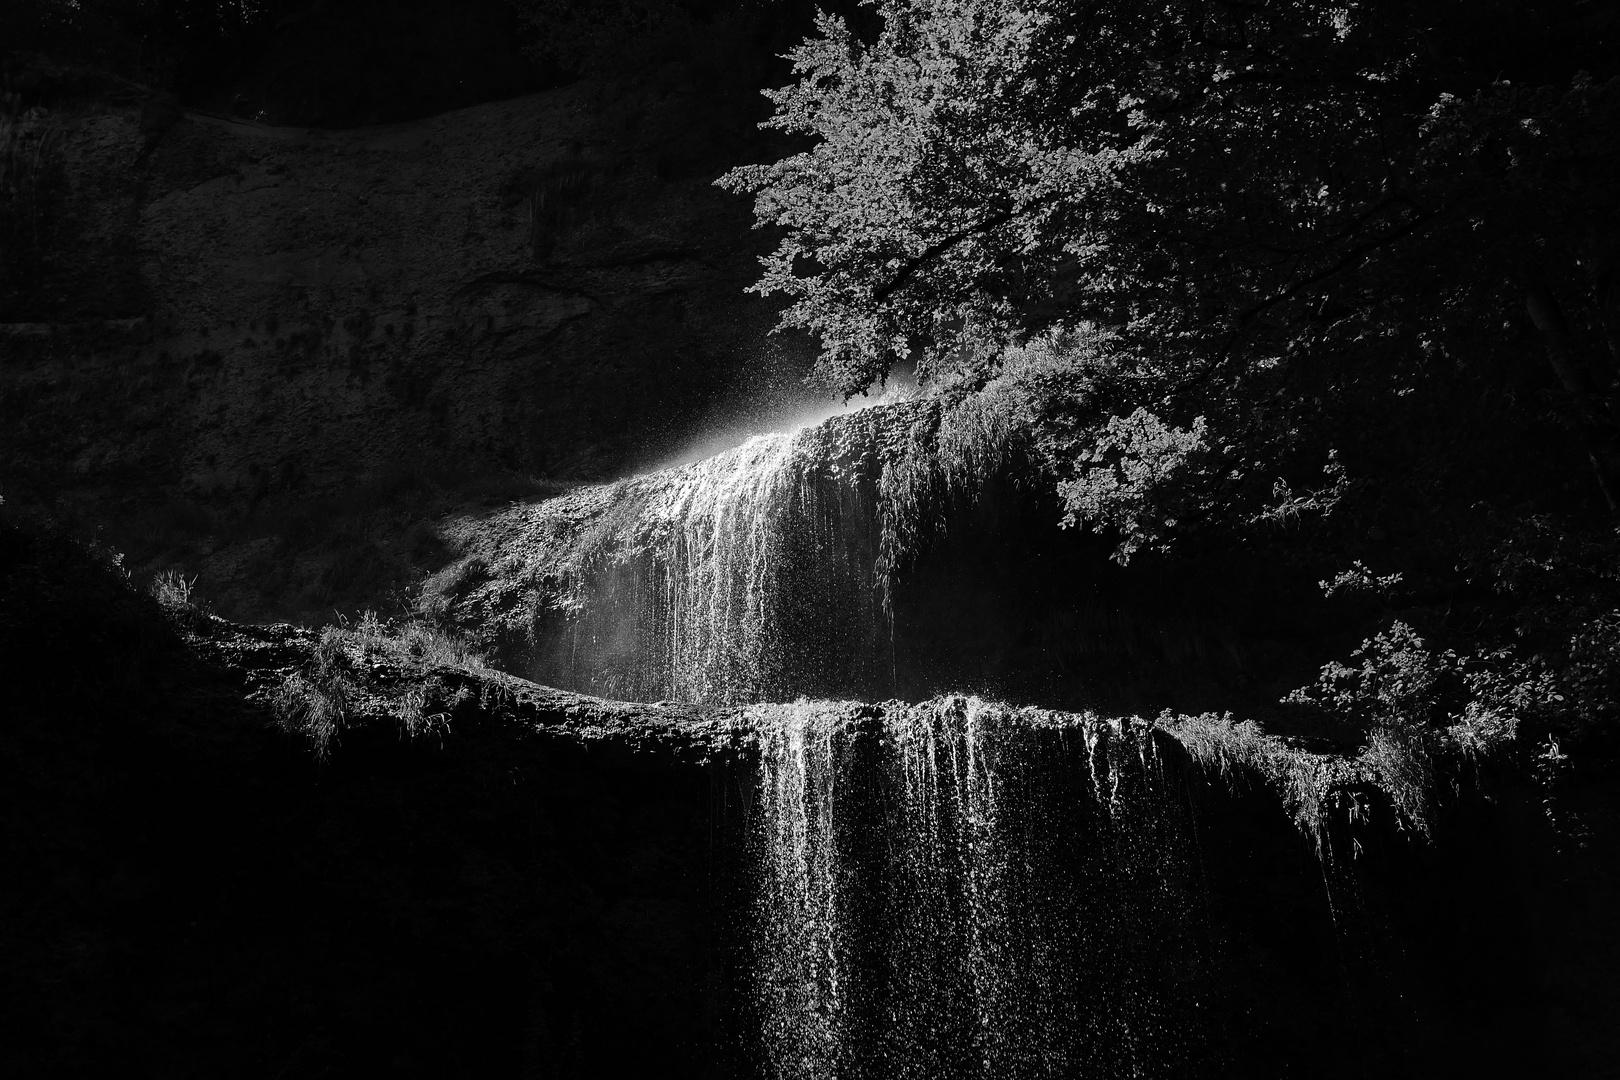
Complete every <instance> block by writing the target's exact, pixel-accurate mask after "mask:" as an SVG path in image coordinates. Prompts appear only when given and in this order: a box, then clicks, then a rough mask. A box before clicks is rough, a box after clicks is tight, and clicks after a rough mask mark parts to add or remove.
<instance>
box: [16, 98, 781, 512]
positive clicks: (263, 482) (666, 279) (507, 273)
mask: <svg viewBox="0 0 1620 1080" xmlns="http://www.w3.org/2000/svg"><path fill="white" fill-rule="evenodd" d="M626 93H630V92H628V91H627V92H626ZM649 95H650V96H652V97H654V99H655V100H652V101H648V100H645V98H646V97H647V96H649ZM632 98H633V99H632V100H628V101H624V100H614V99H613V98H612V95H611V93H610V92H609V91H605V90H603V89H601V88H600V87H595V86H592V85H584V84H582V85H576V86H573V87H569V88H565V89H562V90H558V91H554V92H549V93H545V94H539V95H533V96H529V97H523V98H519V99H515V100H511V101H505V102H497V103H492V104H487V105H481V106H477V107H474V108H470V109H464V110H461V111H458V112H454V113H450V114H448V115H445V116H441V117H437V118H434V119H431V120H427V121H422V122H416V123H408V124H398V125H390V126H384V127H376V128H366V129H360V130H352V131H320V130H314V129H302V128H277V127H268V126H263V125H257V124H251V123H245V122H239V121H228V120H222V119H216V118H213V117H209V116H203V115H197V114H190V115H176V116H171V117H168V118H167V120H165V119H164V118H162V117H158V118H156V119H154V117H153V116H152V115H151V114H152V113H153V112H154V110H153V109H152V108H151V107H150V103H149V102H148V103H145V104H143V105H141V106H139V107H137V106H136V105H135V104H133V103H131V104H128V105H125V106H121V107H120V106H117V105H113V106H100V107H96V108H93V109H90V110H89V111H83V110H74V111H73V112H69V111H68V110H65V109H64V110H56V111H46V110H40V109H35V110H33V115H31V116H30V117H28V118H26V119H24V120H19V125H20V126H22V127H25V128H27V129H28V131H29V132H33V133H38V134H39V135H40V137H42V138H46V139H48V140H49V141H48V143H47V144H46V153H47V155H51V154H55V155H56V156H57V157H58V158H59V168H60V174H59V179H60V182H61V186H62V188H63V189H64V190H62V191H60V192H58V197H59V200H60V202H61V203H62V204H63V205H62V207H61V208H60V209H59V210H58V213H59V214H60V218H58V219H57V220H58V222H59V223H61V224H62V228H61V230H60V235H59V236H58V241H59V244H58V248H57V250H53V251H49V252H46V253H45V255H46V258H47V260H48V261H53V262H54V265H55V266H56V272H54V274H55V276H54V277H53V278H52V279H51V285H52V287H51V288H50V289H48V290H47V291H46V295H42V296H35V297H32V298H17V299H16V300H15V301H14V303H13V304H12V308H13V310H12V311H10V312H8V313H7V316H6V324H5V326H4V327H0V334H3V335H4V337H3V340H4V342H5V348H6V352H7V355H8V364H7V384H8V385H7V388H6V389H7V395H6V397H7V399H8V409H7V412H8V414H9V415H8V417H7V419H8V420H10V421H12V426H11V427H10V430H11V432H12V434H11V435H10V436H9V438H8V442H10V443H11V447H8V449H14V450H15V449H23V448H26V449H27V450H28V451H30V452H29V453H27V455H26V459H27V461H28V464H29V465H30V466H32V469H31V470H30V471H31V472H33V473H34V474H35V475H36V476H39V477H40V479H41V480H43V479H45V475H46V474H49V473H51V472H52V471H53V470H52V468H51V465H52V463H53V460H60V461H66V462H72V469H73V471H74V472H75V473H77V474H78V479H79V481H80V482H93V481H94V480H96V479H102V480H106V479H109V478H110V474H111V473H112V472H113V471H115V470H118V471H122V470H124V469H133V468H140V469H143V470H144V469H148V468H155V467H159V466H163V468H161V473H162V474H163V475H164V477H165V479H166V480H167V481H168V482H170V483H172V484H178V485H180V486H181V487H182V488H184V489H186V490H188V491H194V492H204V493H207V492H216V491H220V490H242V491H246V492H259V493H263V492H264V491H265V490H267V489H273V488H275V487H278V486H300V485H303V486H314V487H319V486H321V485H331V484H333V483H335V482H340V481H342V480H345V479H351V478H354V477H356V476H358V475H364V474H367V473H374V472H376V471H378V470H381V469H384V468H386V467H388V466H390V465H393V464H396V463H398V462H400V461H401V460H411V461H425V462H431V463H434V464H437V465H442V466H453V467H458V468H463V469H477V468H491V467H494V466H498V465H505V466H509V467H511V468H515V469H522V470H526V471H530V472H536V473H540V474H545V475H565V476H574V475H580V476H600V475H603V474H604V473H606V472H609V471H611V470H613V469H615V468H617V467H619V466H621V465H622V464H623V463H624V461H625V459H626V458H627V457H629V456H631V455H633V454H634V453H635V452H636V451H637V450H642V449H645V446H646V444H647V442H648V441H649V439H650V437H652V436H656V435H659V434H667V433H668V430H667V429H668V428H670V427H678V426H679V422H680V418H681V417H682V415H683V414H686V413H690V412H691V411H692V410H695V409H700V408H702V407H703V406H704V405H705V404H708V403H709V402H710V400H711V399H712V396H713V395H714V394H715V393H716V391H717V388H718V386H719V381H720V379H721V377H722V376H724V375H725V374H728V373H729V372H728V369H729V368H730V367H732V366H734V364H735V362H736V360H737V358H738V356H739V355H740V353H741V352H742V351H743V350H744V349H745V348H752V347H753V346H754V338H755V337H756V336H757V335H758V333H759V332H760V331H761V330H763V329H764V324H765V321H766V319H767V317H768V312H767V311H766V310H765V309H764V308H763V307H762V306H759V305H754V306H750V305H748V304H745V303H744V302H743V301H742V298H741V290H742V288H743V286H744V285H745V284H746V283H747V281H748V279H749V276H750V273H751V270H752V266H751V259H750V257H749V256H750V249H749V243H748V239H747V224H748V222H747V207H746V205H745V204H743V203H742V202H741V201H740V200H735V199H732V198H730V197H728V196H726V195H724V194H723V193H720V192H718V191H715V190H713V189H712V188H711V187H710V186H709V183H708V181H709V180H711V179H712V178H713V175H714V174H715V173H716V172H717V171H718V169H707V168H705V167H704V166H705V165H707V164H708V163H707V162H699V163H686V162H682V161H680V160H678V155H676V154H672V153H671V148H670V147H668V146H667V145H663V143H665V142H667V140H668V136H669V134H670V131H671V129H674V130H675V131H677V132H678V131H679V130H680V127H681V125H682V123H683V122H687V123H689V122H690V118H689V117H686V116H685V115H684V114H683V111H682V110H683V105H684V102H683V101H682V100H681V99H680V96H679V95H677V94H671V95H669V98H668V100H656V98H657V92H656V91H653V90H649V91H645V92H641V93H639V94H636V95H632ZM627 125H628V126H629V128H630V130H628V131H627V130H626V126H627ZM154 128H158V130H154ZM676 149H678V148H676ZM694 164H695V165H696V168H695V169H694V168H692V165H694ZM70 240H71V241H72V242H71V243H69V241H70ZM70 268H71V269H72V270H73V271H74V272H73V273H69V269H70ZM25 300H31V302H26V303H25V302H22V301H25ZM27 308H32V309H33V310H31V311H30V310H25V309H27ZM86 397H91V398H95V399H97V400H100V401H103V402H105V405H106V410H105V412H103V413H102V414H101V415H92V414H89V413H88V410H86V409H85V408H84V407H83V399H85V398H86ZM70 403H71V404H72V408H71V409H70V413H71V415H73V417H74V419H75V420H76V421H77V423H73V424H70V425H67V429H66V430H63V427H62V425H61V424H60V419H61V416H62V410H63V407H64V406H66V405H69V404H70ZM131 410H133V412H135V413H137V414H140V415H141V416H144V417H147V418H150V420H152V421H153V422H154V423H153V424H152V425H151V427H150V428H149V429H148V430H146V431H141V430H140V428H139V427H138V426H137V430H136V431H135V432H132V431H131V430H130V424H129V421H130V420H131V416H130V412H131ZM159 427H161V430H158V429H159ZM659 428H664V429H666V430H664V431H659V430H658V429H659ZM132 434H134V435H135V436H136V437H134V438H131V437H130V436H131V435H132ZM142 435H145V436H146V437H144V438H143V437H141V436H142ZM53 479H54V478H53Z"/></svg>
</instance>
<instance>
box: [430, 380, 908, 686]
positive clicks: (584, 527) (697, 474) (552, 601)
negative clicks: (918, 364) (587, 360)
mask: <svg viewBox="0 0 1620 1080" xmlns="http://www.w3.org/2000/svg"><path fill="white" fill-rule="evenodd" d="M880 412H881V415H878V414H879V413H880ZM931 415H932V413H931V411H930V406H928V405H927V404H925V403H916V404H914V405H907V404H902V405H890V406H888V407H887V408H886V409H884V410H881V411H880V410H870V411H869V412H866V413H860V412H857V413H852V414H850V415H847V416H843V417H839V418H837V419H835V420H834V421H831V422H828V423H825V424H822V425H820V426H817V427H812V428H805V429H802V430H800V431H797V432H794V433H791V434H771V435H757V436H755V437H753V438H751V439H749V440H748V441H747V442H745V443H743V444H742V445H741V446H738V447H736V448H735V449H732V450H729V451H727V452H725V453H722V454H718V455H716V456H714V457H712V458H707V459H705V460H703V461H699V462H696V463H694V464H691V465H685V466H682V467H679V468H675V469H666V470H664V471H661V472H656V473H649V474H647V475H644V476H637V477H633V478H630V479H627V480H622V481H619V482H617V483H614V484H608V485H603V486H599V487H590V488H583V489H580V490H578V491H575V492H572V493H569V494H567V495H563V496H560V497H558V498H554V499H550V500H547V501H546V502H544V503H541V504H538V505H533V506H522V507H514V508H513V509H511V510H509V511H507V512H506V513H504V514H500V515H496V516H495V517H494V518H491V519H485V520H481V521H479V522H477V524H476V526H475V527H473V528H472V529H470V530H469V531H470V532H472V533H473V534H474V535H475V536H476V537H477V539H476V540H475V541H474V543H475V544H483V545H485V547H484V549H483V550H476V551H474V552H472V553H469V554H468V555H467V556H466V557H464V558H463V559H462V560H461V561H460V562H459V563H457V564H455V565H454V566H453V567H451V568H450V569H449V570H447V571H445V572H444V573H442V574H441V575H440V576H439V577H438V579H436V581H435V582H434V583H430V590H429V591H430V592H431V591H432V590H433V589H440V590H442V591H441V592H440V593H439V595H441V596H445V597H446V602H447V603H449V604H452V605H453V606H454V607H455V608H456V610H457V617H458V618H460V619H462V620H463V621H464V622H465V623H466V624H471V625H473V626H476V627H478V628H479V629H480V631H481V632H483V633H487V634H489V635H490V636H493V637H496V638H498V639H503V647H505V648H507V649H510V650H511V651H512V653H513V654H516V657H521V658H522V659H520V660H519V661H518V662H519V663H520V664H521V665H522V666H523V667H524V668H525V669H526V673H527V674H529V675H530V676H531V677H533V678H535V679H536V680H537V681H540V682H544V683H549V684H551V685H556V686H561V687H564V688H567V689H571V690H579V691H584V692H587V693H595V694H600V695H603V696H606V697H613V698H618V699H621V700H632V701H657V700H666V699H669V700H679V701H689V702H699V703H705V704H716V705H725V704H741V703H746V702H751V701H770V700H777V701H781V700H791V699H793V698H795V697H798V696H800V695H803V694H812V695H826V696H833V695H837V696H843V695H850V694H862V695H879V696H880V695H882V694H884V693H886V692H887V691H888V686H889V681H888V674H889V673H890V671H891V669H892V659H891V657H890V655H889V643H890V635H889V629H888V628H889V623H888V618H887V611H886V609H885V605H884V601H883V596H884V592H883V586H884V583H885V582H884V579H883V578H882V577H881V566H880V558H879V556H880V549H881V537H882V531H883V512H882V507H881V500H880V497H879V496H880V492H879V488H880V481H881V478H882V476H883V473H884V468H885V466H886V465H887V464H888V463H889V462H890V461H892V460H893V459H894V458H895V457H896V456H897V453H898V452H897V450H896V448H895V446H896V444H897V443H900V442H903V441H904V439H905V438H906V437H907V436H908V434H909V431H910V425H911V424H912V423H913V422H914V421H916V420H918V419H922V418H926V417H928V416H931Z"/></svg>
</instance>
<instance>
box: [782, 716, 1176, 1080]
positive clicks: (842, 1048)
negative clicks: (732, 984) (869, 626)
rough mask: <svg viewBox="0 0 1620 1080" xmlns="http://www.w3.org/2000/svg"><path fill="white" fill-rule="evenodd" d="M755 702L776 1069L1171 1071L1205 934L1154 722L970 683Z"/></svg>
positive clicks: (812, 1072) (920, 1073) (851, 1072)
mask: <svg viewBox="0 0 1620 1080" xmlns="http://www.w3.org/2000/svg"><path fill="white" fill-rule="evenodd" d="M751 713H752V715H753V716H754V717H755V718H756V721H757V724H758V728H759V740H760V762H759V779H760V790H759V807H760V811H761V813H760V830H761V839H762V841H763V842H762V857H761V865H760V872H759V885H758V893H757V900H756V907H755V913H754V928H755V929H754V934H755V941H754V951H755V953H754V954H755V957H756V961H755V979H756V986H755V991H756V994H757V1001H758V1005H759V1008H760V1011H761V1013H762V1019H763V1024H762V1027H763V1040H762V1041H763V1057H764V1058H765V1060H766V1062H767V1065H768V1074H769V1075H771V1076H773V1077H779V1078H783V1080H788V1078H800V1077H802V1078H812V1077H814V1078H826V1077H916V1078H919V1080H920V1078H925V1077H939V1078H955V1077H962V1078H967V1077H974V1078H979V1077H982V1078H991V1077H1007V1078H1021V1077H1070V1076H1086V1077H1130V1076H1162V1075H1169V1074H1173V1073H1174V1072H1176V1071H1177V1066H1178V1062H1179V1061H1180V1059H1181V1058H1182V1057H1183V1056H1184V1055H1185V1054H1186V1053H1187V1052H1188V1045H1189V1044H1188V1037H1189V1032H1190V1031H1191V1030H1192V1029H1193V1027H1194V1024H1193V1022H1192V1020H1193V1017H1194V1015H1195V1013H1196V1010H1197V1007H1198V1003H1197V1001H1196V1000H1195V998H1196V994H1195V993H1194V991H1193V990H1192V987H1193V986H1194V985H1195V982H1196V975H1197V973H1198V971H1199V970H1200V967H1201V965H1202V964H1203V957H1202V956H1201V954H1200V950H1199V948H1198V945H1197V939H1196V938H1195V936H1194V929H1195V926H1196V923H1197V911H1198V905H1197V903H1196V889H1195V887H1194V882H1195V880H1196V873H1195V870H1194V867H1193V859H1192V856H1191V854H1190V852H1191V850H1192V849H1191V845H1190V843H1189V834H1188V825H1187V821H1186V813H1185V807H1184V804H1183V803H1182V801H1181V799H1180V797H1179V795H1178V794H1177V787H1176V784H1175V782H1174V775H1173V770H1170V771H1167V769H1166V764H1165V761H1164V759H1163V757H1162V756H1161V749H1160V747H1159V745H1158V742H1157V738H1160V737H1162V736H1155V735H1154V734H1153V733H1152V732H1151V731H1150V730H1149V729H1148V728H1147V727H1145V726H1143V725H1133V724H1128V723H1121V722H1109V721H1104V720H1100V719H1097V718H1095V717H1089V716H1079V715H1071V714H1061V713H1049V712H1044V711H1041V710H1034V709H1011V708H1008V707H1006V706H1001V705H996V704H992V703H988V702H983V701H980V700H977V699H974V698H960V697H955V698H942V699H938V700H936V701H934V702H930V703H925V704H922V705H915V706H896V705H892V704H891V705H887V706H884V707H882V708H881V709H877V708H870V707H869V708H867V709H865V710H864V711H863V710H861V709H860V708H854V709H853V710H852V708H851V707H850V706H847V705H835V704H825V703H799V704H795V705H784V706H767V707H760V708H758V709H755V710H751Z"/></svg>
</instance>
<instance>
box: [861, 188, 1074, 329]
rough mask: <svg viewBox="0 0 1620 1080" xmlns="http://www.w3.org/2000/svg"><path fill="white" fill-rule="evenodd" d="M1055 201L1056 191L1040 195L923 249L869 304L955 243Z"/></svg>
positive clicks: (884, 297)
mask: <svg viewBox="0 0 1620 1080" xmlns="http://www.w3.org/2000/svg"><path fill="white" fill-rule="evenodd" d="M1058 198H1059V196H1058V194H1057V193H1056V192H1053V193H1051V194H1049V195H1043V196H1041V197H1040V198H1039V199H1032V200H1031V201H1029V202H1027V203H1025V204H1024V205H1023V206H1020V207H1018V208H1017V209H1016V210H1003V211H1002V212H1001V213H999V214H991V215H990V216H989V217H987V218H985V219H984V220H983V221H981V222H979V223H977V224H975V225H970V226H968V227H967V228H965V229H963V230H961V231H960V232H955V233H952V234H950V235H949V236H946V237H944V238H943V239H941V240H936V241H935V242H934V243H932V244H930V245H928V247H927V248H925V249H924V250H923V252H922V254H920V255H918V256H916V257H915V258H913V259H911V260H910V261H908V262H907V263H906V265H904V266H902V267H901V268H900V270H899V272H898V273H896V274H895V275H894V277H893V278H891V279H890V280H889V283H888V284H887V285H884V286H882V287H881V288H879V289H878V290H877V291H876V292H874V293H873V294H872V301H873V303H879V304H881V303H882V302H883V301H884V300H887V299H888V298H889V297H890V296H892V295H893V294H894V293H895V292H897V291H898V290H900V289H902V288H904V287H905V285H906V283H907V282H909V281H910V280H911V279H912V278H913V277H915V276H916V275H917V271H919V270H921V269H922V268H923V266H925V265H926V264H927V263H929V262H931V261H933V260H934V259H937V258H939V257H940V256H941V255H943V254H945V252H947V251H949V250H950V249H951V248H953V247H955V246H956V245H957V244H960V243H961V242H962V241H964V240H967V239H969V238H970V237H974V236H978V235H980V234H982V233H987V232H989V231H990V230H992V229H998V228H1000V227H1001V226H1003V225H1005V224H1007V222H1009V221H1012V220H1014V219H1015V218H1019V217H1022V216H1023V215H1025V214H1027V213H1029V212H1030V211H1031V210H1034V209H1036V208H1038V207H1040V206H1044V205H1046V204H1048V203H1052V202H1056V201H1057V199H1058Z"/></svg>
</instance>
